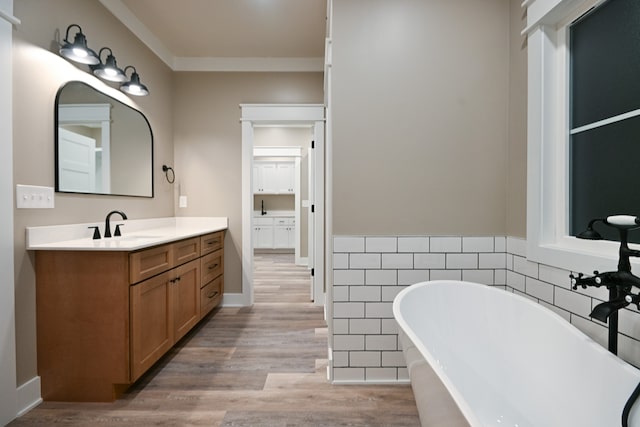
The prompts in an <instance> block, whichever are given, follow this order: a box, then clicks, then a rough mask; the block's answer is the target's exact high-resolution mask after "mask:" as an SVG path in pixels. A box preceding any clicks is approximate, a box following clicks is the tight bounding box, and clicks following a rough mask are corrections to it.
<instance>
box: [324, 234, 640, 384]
mask: <svg viewBox="0 0 640 427" xmlns="http://www.w3.org/2000/svg"><path fill="white" fill-rule="evenodd" d="M569 274H570V272H569V271H567V270H563V269H559V268H555V267H551V266H547V265H543V264H538V263H536V262H532V261H530V260H528V259H527V256H526V241H525V240H524V239H519V238H514V237H504V236H487V237H475V236H469V237H467V236H397V237H394V236H384V237H379V236H334V239H333V345H332V349H333V355H332V358H333V378H334V381H336V382H348V383H360V382H407V381H408V373H407V369H406V363H405V360H404V356H403V354H402V349H401V347H400V343H399V342H398V327H397V325H396V323H395V320H394V319H393V312H392V304H393V299H394V298H395V296H396V295H397V294H398V293H399V292H400V291H401V290H402V289H404V288H405V287H407V286H409V285H412V284H414V283H419V282H423V281H427V280H438V279H452V280H466V281H470V282H477V283H482V284H485V285H489V286H499V287H501V288H504V289H506V290H507V291H509V292H515V293H518V294H520V295H522V296H524V297H527V298H529V299H531V300H533V301H536V302H538V303H540V304H541V305H543V306H545V307H547V308H548V309H550V310H551V311H553V312H555V313H557V314H558V315H560V316H561V317H563V318H564V319H565V320H567V321H569V322H571V323H572V324H573V325H574V326H576V327H577V328H578V329H580V330H582V331H583V332H584V333H585V334H587V335H589V336H590V337H591V338H593V339H594V340H595V341H597V342H599V343H600V344H602V345H603V346H606V341H607V329H606V325H605V324H603V323H601V322H598V321H594V320H591V319H590V318H589V313H590V312H591V309H592V307H594V306H595V305H597V304H599V303H600V302H602V301H604V300H606V299H607V295H608V294H607V291H606V289H596V288H587V289H578V290H573V289H571V284H570V279H569ZM619 330H620V333H619V342H618V354H619V356H620V357H621V358H622V359H624V360H627V361H628V362H630V363H632V364H634V365H636V366H640V314H639V313H638V311H637V310H636V309H635V308H627V309H624V310H621V312H620V328H619Z"/></svg>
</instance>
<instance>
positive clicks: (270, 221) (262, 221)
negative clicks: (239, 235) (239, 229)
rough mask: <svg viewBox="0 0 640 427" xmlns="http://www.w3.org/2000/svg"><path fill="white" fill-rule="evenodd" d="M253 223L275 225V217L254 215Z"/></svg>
mask: <svg viewBox="0 0 640 427" xmlns="http://www.w3.org/2000/svg"><path fill="white" fill-rule="evenodd" d="M253 225H273V218H262V217H254V218H253Z"/></svg>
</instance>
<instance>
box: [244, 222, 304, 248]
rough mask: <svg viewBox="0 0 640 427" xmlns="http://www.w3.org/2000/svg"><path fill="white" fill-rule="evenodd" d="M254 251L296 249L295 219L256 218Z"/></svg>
mask: <svg viewBox="0 0 640 427" xmlns="http://www.w3.org/2000/svg"><path fill="white" fill-rule="evenodd" d="M253 223H254V226H253V247H254V249H292V248H294V247H295V233H296V226H295V219H294V217H292V216H290V217H289V216H283V217H271V218H264V217H257V218H254V221H253Z"/></svg>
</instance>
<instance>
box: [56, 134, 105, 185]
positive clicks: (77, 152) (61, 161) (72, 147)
mask: <svg viewBox="0 0 640 427" xmlns="http://www.w3.org/2000/svg"><path fill="white" fill-rule="evenodd" d="M58 156H59V158H58V186H59V188H60V191H80V192H87V193H92V192H95V191H96V140H95V139H93V138H89V137H86V136H84V135H80V134H78V133H75V132H71V131H69V130H67V129H64V128H60V129H58Z"/></svg>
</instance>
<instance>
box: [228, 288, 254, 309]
mask: <svg viewBox="0 0 640 427" xmlns="http://www.w3.org/2000/svg"><path fill="white" fill-rule="evenodd" d="M250 305H251V304H250V303H249V295H245V294H244V293H242V294H238V293H235V294H228V293H226V292H225V294H224V296H223V297H222V306H223V307H248V306H250Z"/></svg>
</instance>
